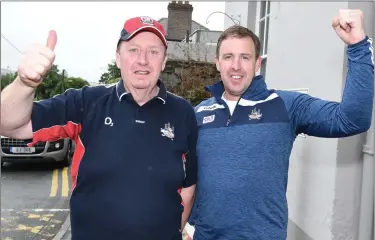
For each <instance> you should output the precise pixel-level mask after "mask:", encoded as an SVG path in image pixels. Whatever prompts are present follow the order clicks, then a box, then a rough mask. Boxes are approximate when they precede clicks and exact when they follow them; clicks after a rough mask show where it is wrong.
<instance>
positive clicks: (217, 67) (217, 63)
mask: <svg viewBox="0 0 375 240" xmlns="http://www.w3.org/2000/svg"><path fill="white" fill-rule="evenodd" d="M215 64H216V69H217V70H218V71H219V72H220V65H219V57H218V56H216V57H215Z"/></svg>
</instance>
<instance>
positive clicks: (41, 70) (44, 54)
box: [18, 31, 57, 88]
mask: <svg viewBox="0 0 375 240" xmlns="http://www.w3.org/2000/svg"><path fill="white" fill-rule="evenodd" d="M56 42H57V35H56V32H55V31H50V32H49V36H48V38H47V44H46V45H43V44H36V45H33V46H31V47H30V48H29V49H28V50H27V51H26V53H25V54H24V55H23V56H22V58H21V62H20V65H19V67H18V77H19V79H20V80H21V82H22V83H23V84H25V85H26V86H29V87H32V88H36V87H37V86H38V85H39V84H40V83H41V82H42V79H43V77H44V76H45V75H46V73H47V72H48V70H50V69H51V67H52V64H53V62H54V60H55V52H54V49H55V46H56Z"/></svg>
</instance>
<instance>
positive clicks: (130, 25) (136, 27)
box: [118, 16, 167, 47]
mask: <svg viewBox="0 0 375 240" xmlns="http://www.w3.org/2000/svg"><path fill="white" fill-rule="evenodd" d="M142 31H149V32H152V33H154V34H156V35H157V36H158V37H159V38H160V40H161V41H162V42H163V43H164V46H165V47H167V39H166V33H165V30H164V27H163V25H161V24H160V23H159V22H158V21H155V20H153V19H151V18H150V17H147V16H145V17H135V18H130V19H128V20H127V21H126V22H125V24H124V28H123V29H122V30H121V35H120V39H119V42H118V43H120V41H121V40H123V41H128V40H130V39H131V38H132V37H134V36H135V35H136V34H137V33H139V32H142Z"/></svg>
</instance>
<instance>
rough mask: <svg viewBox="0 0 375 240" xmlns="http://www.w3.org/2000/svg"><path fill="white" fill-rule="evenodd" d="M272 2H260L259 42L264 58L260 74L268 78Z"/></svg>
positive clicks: (261, 54)
mask: <svg viewBox="0 0 375 240" xmlns="http://www.w3.org/2000/svg"><path fill="white" fill-rule="evenodd" d="M270 8H271V2H270V1H261V2H260V14H259V40H260V45H261V47H260V56H261V57H262V64H261V68H260V74H261V75H263V76H264V77H265V76H266V65H267V50H268V31H269V27H270Z"/></svg>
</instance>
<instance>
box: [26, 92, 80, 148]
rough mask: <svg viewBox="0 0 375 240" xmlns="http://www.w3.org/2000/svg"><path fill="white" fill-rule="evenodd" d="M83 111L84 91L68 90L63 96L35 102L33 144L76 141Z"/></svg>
mask: <svg viewBox="0 0 375 240" xmlns="http://www.w3.org/2000/svg"><path fill="white" fill-rule="evenodd" d="M83 111H84V104H83V89H68V90H67V91H66V92H65V93H63V94H59V95H56V96H54V97H52V98H49V99H44V100H41V101H36V102H34V106H33V110H32V115H31V124H32V128H33V142H32V144H34V143H36V142H38V141H53V140H57V139H60V138H71V139H76V137H77V136H78V134H79V132H80V130H81V122H82V118H83Z"/></svg>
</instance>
